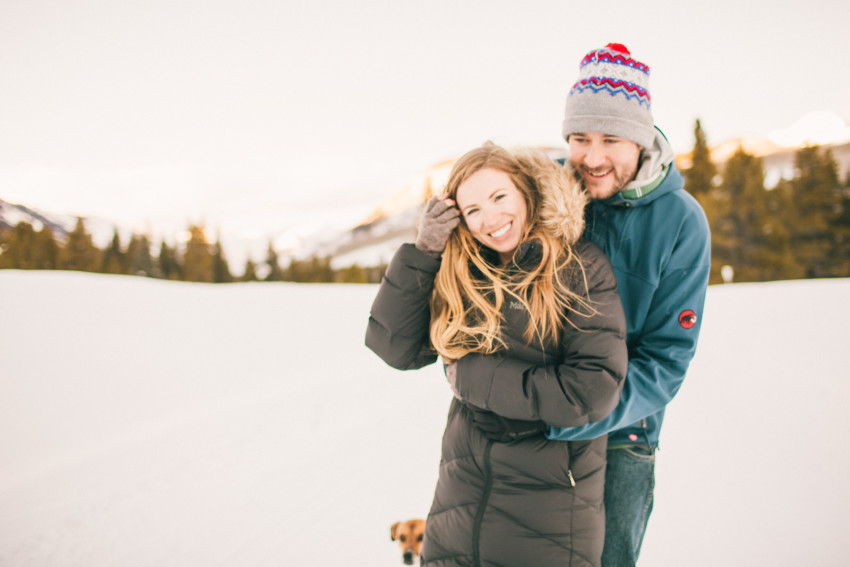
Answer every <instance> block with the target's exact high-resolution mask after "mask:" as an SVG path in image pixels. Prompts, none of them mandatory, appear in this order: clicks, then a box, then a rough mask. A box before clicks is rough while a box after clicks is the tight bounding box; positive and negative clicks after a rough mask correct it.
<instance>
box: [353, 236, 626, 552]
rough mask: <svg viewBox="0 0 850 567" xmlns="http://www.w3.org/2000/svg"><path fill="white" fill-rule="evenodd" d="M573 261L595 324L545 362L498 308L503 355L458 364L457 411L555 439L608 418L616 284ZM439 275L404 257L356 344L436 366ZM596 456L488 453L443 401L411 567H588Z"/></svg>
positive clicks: (617, 364)
mask: <svg viewBox="0 0 850 567" xmlns="http://www.w3.org/2000/svg"><path fill="white" fill-rule="evenodd" d="M576 251H577V253H578V254H579V255H580V256H581V257H582V261H583V264H584V266H585V270H586V276H587V282H588V294H589V297H590V299H591V301H592V302H593V306H594V308H595V309H596V315H594V316H593V317H591V318H589V319H583V318H577V319H576V323H577V324H580V325H581V329H582V330H580V331H579V330H576V329H574V328H573V327H572V326H570V325H566V326H565V328H564V331H563V338H562V345H561V350H560V354H559V355H557V356H553V355H552V354H551V353H545V352H542V351H539V350H535V349H534V348H531V347H529V345H528V344H526V343H525V342H524V341H523V340H522V339H521V337H522V334H523V332H524V329H525V324H524V318H522V317H517V314H519V313H521V312H519V311H518V310H515V309H511V308H510V307H508V308H507V310H506V311H507V313H506V321H505V324H504V325H503V327H502V330H503V339H505V342H506V343H507V350H506V351H504V352H500V353H499V354H497V355H474V354H473V355H467V356H465V357H464V358H462V359H461V360H460V361H459V363H458V387H459V389H460V394H461V396H462V397H463V399H464V402H466V403H469V404H472V405H475V406H477V407H480V408H483V409H488V410H491V411H493V412H495V413H498V414H500V415H502V416H504V417H509V418H514V419H522V420H542V421H544V422H546V423H548V424H550V425H559V426H562V427H568V426H573V425H583V424H585V423H588V422H589V421H595V420H598V419H601V418H603V417H605V416H606V415H607V414H608V413H609V412H610V411H611V410H612V409H613V408H614V407H615V406H616V404H617V400H618V399H619V394H620V390H621V388H622V384H623V378H624V376H625V372H626V365H627V354H626V349H625V332H626V331H625V319H624V317H623V312H622V307H621V305H620V299H619V296H618V295H617V286H616V280H615V278H614V274H613V271H612V270H611V267H610V264H609V263H608V261H607V259H606V258H605V256H604V255H603V254H602V252H601V250H600V249H599V248H598V247H596V246H595V245H594V244H591V243H590V242H587V241H584V240H582V241H580V242H579V243H578V244H577V245H576ZM439 265H440V263H439V261H438V260H435V259H433V258H431V257H429V256H427V255H426V254H423V253H422V252H420V251H419V250H417V249H416V248H415V247H414V246H412V245H403V246H402V247H401V248H400V249H399V251H398V252H397V253H396V255H395V256H394V258H393V260H392V262H391V263H390V266H389V268H388V269H387V274H386V277H385V278H384V280H383V282H382V283H381V286H380V288H379V291H378V295H377V297H376V298H375V301H374V303H373V305H372V311H371V317H370V319H369V325H368V328H367V332H366V344H367V346H369V348H371V349H372V350H373V351H375V352H376V353H377V354H378V355H379V356H381V358H382V359H384V361H386V362H387V363H388V364H390V365H391V366H393V367H395V368H399V369H412V368H420V367H422V366H425V365H426V364H430V363H433V362H435V361H436V360H437V356H436V355H435V354H434V353H433V351H432V350H430V349H429V344H428V327H429V324H430V314H429V310H428V301H429V298H430V295H431V289H432V287H433V282H434V277H435V276H436V273H437V270H438V269H439ZM581 291H583V290H581ZM510 323H513V325H511V324H510ZM606 444H607V439H606V438H605V437H600V438H597V439H593V440H591V441H572V442H563V441H549V440H547V439H546V438H545V437H544V436H542V435H539V436H536V437H532V438H528V439H523V440H519V441H514V442H511V443H498V442H493V441H491V440H489V439H487V438H486V437H485V436H484V435H483V434H482V433H481V432H480V431H479V430H478V429H477V428H476V427H475V425H474V423H473V421H472V416H471V413H470V411H469V409H468V408H467V406H466V405H465V404H464V403H461V402H460V401H459V400H457V399H455V400H453V402H452V404H451V407H450V409H449V416H448V422H447V424H446V430H445V433H444V435H443V447H442V455H441V462H440V474H439V480H438V481H437V488H436V491H435V495H434V502H433V504H432V506H431V511H430V513H429V515H428V522H427V524H426V532H425V544H424V546H423V550H422V565H433V566H435V567H437V566H450V565H451V566H462V565H475V566H478V565H480V566H485V565H493V566H495V565H499V566H503V567H508V566H517V567H520V566H528V565H534V566H540V567H545V566H549V565H552V566H555V565H563V566H567V565H570V566H586V565H594V566H595V565H599V559H600V556H601V554H602V543H603V539H604V537H603V536H604V525H605V516H604V509H603V488H604V484H605V451H606Z"/></svg>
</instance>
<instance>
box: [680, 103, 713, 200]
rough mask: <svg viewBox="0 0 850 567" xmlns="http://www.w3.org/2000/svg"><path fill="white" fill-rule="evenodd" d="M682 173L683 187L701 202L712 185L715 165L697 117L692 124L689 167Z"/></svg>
mask: <svg viewBox="0 0 850 567" xmlns="http://www.w3.org/2000/svg"><path fill="white" fill-rule="evenodd" d="M684 175H685V189H686V190H687V191H688V192H689V193H690V194H691V195H693V196H694V197H696V198H697V200H698V201H700V203H702V202H703V201H704V200H705V197H706V196H707V195H708V193H709V191H711V188H712V186H713V185H714V178H715V176H716V175H717V166H716V165H714V162H712V161H711V152H710V151H709V148H708V143H707V142H706V139H705V132H703V130H702V125H701V124H700V121H699V119H697V121H696V125H695V126H694V149H693V152H692V159H691V167H690V168H689V169H687V170H685V171H684Z"/></svg>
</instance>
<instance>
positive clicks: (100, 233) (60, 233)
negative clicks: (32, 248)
mask: <svg viewBox="0 0 850 567" xmlns="http://www.w3.org/2000/svg"><path fill="white" fill-rule="evenodd" d="M20 222H25V223H28V224H30V225H31V226H32V227H33V228H34V229H35V230H41V229H42V228H43V227H45V226H47V227H49V228H50V229H51V230H52V231H53V237H54V238H56V240H58V241H60V242H64V241H65V239H66V238H67V237H68V233H69V232H71V231H72V230H74V227H75V226H76V224H77V217H75V216H73V215H62V214H56V213H52V212H47V211H42V210H36V209H34V208H30V207H28V206H26V205H21V204H16V203H9V202H6V201H4V200H3V199H0V230H2V229H5V228H13V227H14V226H15V225H17V224H18V223H20ZM85 223H86V229H87V230H88V232H89V234H91V235H92V240H93V241H94V242H95V244H96V245H97V246H99V247H101V248H103V247H105V246H106V245H107V244H108V243H109V242H110V241H111V240H112V236H113V235H114V233H115V230H116V229H117V230H118V233H119V235H120V236H121V237H122V238H123V239H124V242H125V243H126V242H127V241H128V240H129V237H130V232H129V231H127V230H124V229H122V228H121V227H118V226H116V225H115V224H114V223H111V222H109V221H107V220H104V219H100V218H97V217H85Z"/></svg>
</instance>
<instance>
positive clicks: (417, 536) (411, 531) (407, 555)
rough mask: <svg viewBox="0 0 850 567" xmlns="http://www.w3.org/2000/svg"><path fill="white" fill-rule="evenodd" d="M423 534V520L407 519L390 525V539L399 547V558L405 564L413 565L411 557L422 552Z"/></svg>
mask: <svg viewBox="0 0 850 567" xmlns="http://www.w3.org/2000/svg"><path fill="white" fill-rule="evenodd" d="M424 535H425V520H407V521H406V522H396V523H394V524H393V525H392V526H390V539H391V540H392V541H397V542H398V545H399V547H401V559H402V561H404V564H405V565H413V558H414V557H418V556H419V554H420V553H421V552H422V538H423V536H424Z"/></svg>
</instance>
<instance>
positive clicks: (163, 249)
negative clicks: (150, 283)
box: [157, 240, 183, 280]
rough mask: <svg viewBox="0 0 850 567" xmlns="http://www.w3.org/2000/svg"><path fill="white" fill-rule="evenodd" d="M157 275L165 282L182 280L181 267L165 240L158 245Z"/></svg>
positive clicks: (173, 251)
mask: <svg viewBox="0 0 850 567" xmlns="http://www.w3.org/2000/svg"><path fill="white" fill-rule="evenodd" d="M157 265H158V268H159V269H158V270H157V271H158V275H159V277H161V278H162V279H165V280H182V279H183V266H181V265H180V261H179V260H178V258H177V253H176V252H175V250H174V249H173V248H172V247H170V246H169V245H168V244H167V243H166V242H165V240H163V241H162V242H161V243H160V245H159V258H158V261H157Z"/></svg>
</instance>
